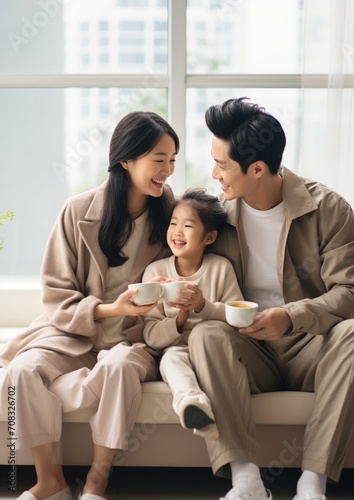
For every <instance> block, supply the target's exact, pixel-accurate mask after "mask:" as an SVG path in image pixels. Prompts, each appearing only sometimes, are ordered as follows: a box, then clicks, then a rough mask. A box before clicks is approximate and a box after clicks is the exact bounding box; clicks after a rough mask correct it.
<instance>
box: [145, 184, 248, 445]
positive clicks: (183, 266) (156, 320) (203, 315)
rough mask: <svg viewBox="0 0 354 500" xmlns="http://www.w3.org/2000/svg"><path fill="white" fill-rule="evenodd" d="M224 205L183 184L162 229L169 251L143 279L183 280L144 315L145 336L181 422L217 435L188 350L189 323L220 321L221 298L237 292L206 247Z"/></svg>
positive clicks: (223, 263) (222, 220)
mask: <svg viewBox="0 0 354 500" xmlns="http://www.w3.org/2000/svg"><path fill="white" fill-rule="evenodd" d="M226 218H227V215H226V211H225V209H224V208H223V207H222V205H221V204H220V203H219V201H218V199H217V198H216V197H214V196H211V195H209V194H207V193H206V191H205V190H204V189H191V190H187V191H186V192H185V194H184V195H183V196H182V197H181V199H180V200H179V201H178V202H177V204H176V206H175V208H174V210H173V213H172V217H171V221H170V225H169V228H168V230H167V243H168V246H169V247H170V249H171V250H172V252H173V256H171V257H169V258H165V259H162V260H159V261H156V262H154V263H152V264H150V265H149V266H148V267H147V269H146V271H145V273H144V275H143V281H151V279H153V278H155V279H159V280H160V281H164V280H171V279H172V280H175V281H181V280H183V281H188V282H189V283H188V284H186V285H185V286H184V289H181V290H179V291H178V296H177V297H176V299H175V300H174V302H169V303H167V304H166V303H165V302H164V301H161V302H160V303H159V305H158V306H157V307H155V308H154V309H152V310H150V311H149V312H148V314H147V315H146V316H145V318H144V321H145V327H144V339H145V341H146V343H147V344H148V345H150V346H151V347H153V348H154V349H157V350H160V351H162V352H163V356H162V359H161V364H160V371H161V375H162V378H163V380H164V381H165V382H167V384H169V386H170V388H171V391H172V394H173V408H174V410H175V412H176V413H177V414H178V415H179V418H180V421H181V424H182V426H183V427H184V428H188V429H194V433H195V434H197V435H199V436H202V437H204V438H205V439H217V438H218V430H217V428H216V425H215V422H214V415H213V412H212V409H211V405H210V401H209V399H208V398H207V396H206V395H205V394H204V392H203V391H202V390H201V389H200V387H199V385H198V382H197V379H196V376H195V373H194V371H193V367H192V366H191V362H190V359H189V354H188V345H187V344H188V336H189V334H190V332H191V331H192V329H194V328H201V329H203V322H205V321H212V320H217V321H223V322H226V319H225V302H227V301H229V300H237V299H241V298H242V294H241V292H240V289H239V286H238V282H237V278H236V275H235V272H234V270H233V267H232V265H231V263H230V262H229V261H228V260H227V259H226V258H224V257H221V256H219V255H215V254H211V253H209V254H208V253H205V250H206V249H207V247H208V246H209V245H210V244H211V243H213V242H214V241H215V239H216V238H217V235H218V233H220V231H221V230H222V229H223V227H224V225H225V224H226Z"/></svg>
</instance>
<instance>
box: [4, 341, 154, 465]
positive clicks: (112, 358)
mask: <svg viewBox="0 0 354 500" xmlns="http://www.w3.org/2000/svg"><path fill="white" fill-rule="evenodd" d="M156 375H157V364H156V361H155V359H154V358H153V356H151V354H149V353H148V352H147V350H146V346H145V345H144V344H134V345H133V346H131V345H128V344H126V343H121V344H118V345H116V346H115V347H113V348H112V349H110V350H109V351H101V352H100V353H99V354H98V356H97V354H96V353H93V352H89V353H87V354H85V355H83V356H80V357H76V358H72V357H70V356H66V355H63V354H59V353H56V352H53V351H49V350H45V349H30V350H28V351H26V352H24V353H22V354H20V355H18V356H16V357H15V358H14V359H13V361H12V362H11V363H10V364H9V366H8V367H7V370H6V375H5V377H4V379H3V383H2V385H1V388H0V389H1V391H2V393H4V391H5V393H6V394H7V388H8V387H10V386H15V392H16V438H17V439H16V443H17V449H21V448H33V447H35V446H39V445H42V444H44V443H58V442H59V441H60V436H61V428H62V411H63V410H64V411H70V410H75V409H78V408H93V409H95V410H96V412H95V413H94V415H93V416H92V417H91V421H90V424H91V428H92V438H93V442H94V443H95V444H97V445H101V446H105V447H107V448H112V449H127V447H128V438H129V434H130V432H131V430H132V429H133V426H134V423H135V421H136V417H137V413H138V410H139V406H140V403H141V398H142V393H141V382H144V381H147V380H153V379H155V378H156ZM49 386H50V389H48V387H49ZM4 396H5V395H4V394H2V395H1V401H4V400H6V396H5V399H4ZM56 456H58V455H57V454H56Z"/></svg>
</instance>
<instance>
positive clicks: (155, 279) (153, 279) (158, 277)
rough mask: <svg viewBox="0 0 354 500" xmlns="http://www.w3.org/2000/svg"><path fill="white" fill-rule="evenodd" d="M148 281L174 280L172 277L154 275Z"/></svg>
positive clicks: (162, 281)
mask: <svg viewBox="0 0 354 500" xmlns="http://www.w3.org/2000/svg"><path fill="white" fill-rule="evenodd" d="M150 281H154V282H156V281H157V282H158V283H169V282H170V281H174V280H173V279H172V278H166V277H165V276H155V278H151V280H150Z"/></svg>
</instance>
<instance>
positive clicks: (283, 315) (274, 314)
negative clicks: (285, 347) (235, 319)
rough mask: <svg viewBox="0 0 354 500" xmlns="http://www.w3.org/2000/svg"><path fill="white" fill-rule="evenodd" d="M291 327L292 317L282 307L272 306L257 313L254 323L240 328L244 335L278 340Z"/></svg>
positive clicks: (259, 338) (258, 338) (257, 338)
mask: <svg viewBox="0 0 354 500" xmlns="http://www.w3.org/2000/svg"><path fill="white" fill-rule="evenodd" d="M290 327H291V319H290V316H289V315H288V313H287V312H286V311H285V309H283V308H282V307H271V308H269V309H266V310H265V311H263V312H261V313H259V314H257V316H256V319H255V320H254V323H253V324H252V325H251V326H248V327H247V328H240V329H239V332H240V333H241V334H242V335H247V337H251V338H252V339H256V340H277V339H280V338H281V337H282V336H283V335H284V333H285V332H286V331H287V330H288V329H289V328H290Z"/></svg>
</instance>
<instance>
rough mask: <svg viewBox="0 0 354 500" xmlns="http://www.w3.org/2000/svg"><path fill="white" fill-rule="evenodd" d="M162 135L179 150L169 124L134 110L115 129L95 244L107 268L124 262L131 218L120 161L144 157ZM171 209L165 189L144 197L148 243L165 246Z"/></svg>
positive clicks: (125, 178)
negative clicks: (123, 248) (159, 194)
mask: <svg viewBox="0 0 354 500" xmlns="http://www.w3.org/2000/svg"><path fill="white" fill-rule="evenodd" d="M164 134H168V135H170V136H171V137H172V139H173V140H174V142H175V145H176V153H178V150H179V139H178V136H177V134H176V132H175V131H174V130H173V128H172V127H171V125H170V124H169V123H168V122H167V121H166V120H164V118H162V117H161V116H159V115H157V114H156V113H153V112H146V111H134V112H132V113H129V114H127V115H126V116H125V117H124V118H122V120H120V122H119V123H118V125H117V126H116V128H115V130H114V132H113V135H112V139H111V143H110V151H109V167H108V172H109V177H108V181H107V186H106V190H105V195H104V202H103V212H102V219H101V224H100V228H99V237H98V239H99V244H100V247H101V250H102V252H103V253H104V254H105V255H106V257H107V259H108V264H109V266H111V267H115V266H121V265H122V264H124V262H126V261H127V260H128V257H127V256H125V255H124V254H123V253H122V247H123V245H124V244H125V243H126V242H127V240H128V239H129V236H130V234H131V232H132V228H133V219H132V218H131V216H130V214H129V212H128V188H129V176H128V172H127V171H126V170H125V169H124V168H123V167H122V165H121V162H123V161H128V160H136V159H137V158H139V157H141V156H144V155H146V154H148V153H149V152H150V151H151V150H152V149H153V148H154V147H155V146H156V144H157V143H158V141H159V140H160V139H161V137H162V136H163V135H164ZM172 208H173V196H172V193H171V192H169V191H168V190H167V189H166V188H165V189H164V192H163V194H162V196H160V197H158V198H155V197H153V196H149V198H148V224H149V227H150V237H149V244H151V245H152V244H154V243H157V242H160V243H161V244H162V245H163V246H166V230H167V227H168V224H169V221H170V216H171V211H172Z"/></svg>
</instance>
